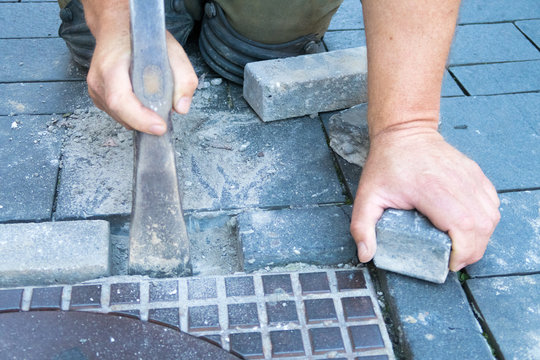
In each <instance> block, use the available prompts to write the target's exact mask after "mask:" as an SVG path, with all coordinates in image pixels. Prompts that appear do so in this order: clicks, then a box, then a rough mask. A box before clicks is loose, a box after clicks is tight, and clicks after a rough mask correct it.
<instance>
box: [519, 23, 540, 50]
mask: <svg viewBox="0 0 540 360" xmlns="http://www.w3.org/2000/svg"><path fill="white" fill-rule="evenodd" d="M515 24H516V26H517V27H518V28H519V29H520V30H521V31H523V32H524V33H525V35H527V37H528V38H529V39H531V41H532V42H533V43H534V44H535V45H536V46H537V47H540V20H526V21H517V22H516V23H515Z"/></svg>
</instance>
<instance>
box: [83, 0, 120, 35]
mask: <svg viewBox="0 0 540 360" xmlns="http://www.w3.org/2000/svg"><path fill="white" fill-rule="evenodd" d="M82 3H83V6H84V14H85V19H86V23H87V24H88V28H89V29H90V31H91V32H92V35H94V37H95V38H96V41H97V42H99V41H101V40H104V39H107V38H111V36H107V35H123V36H129V21H130V20H129V0H115V1H110V0H82Z"/></svg>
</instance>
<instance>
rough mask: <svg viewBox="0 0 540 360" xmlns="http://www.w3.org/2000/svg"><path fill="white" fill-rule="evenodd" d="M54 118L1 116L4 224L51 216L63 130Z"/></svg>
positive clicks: (0, 180)
mask: <svg viewBox="0 0 540 360" xmlns="http://www.w3.org/2000/svg"><path fill="white" fill-rule="evenodd" d="M50 119H51V116H13V117H7V116H0V222H1V221H23V220H26V221H28V220H30V221H32V220H34V221H35V220H46V219H49V218H50V217H51V211H52V207H53V199H54V192H55V188H56V179H57V173H58V166H59V160H60V148H61V146H62V142H61V140H62V131H57V132H56V133H51V132H49V131H48V130H47V125H46V122H47V121H49V120H50Z"/></svg>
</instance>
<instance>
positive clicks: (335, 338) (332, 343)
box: [309, 327, 345, 354]
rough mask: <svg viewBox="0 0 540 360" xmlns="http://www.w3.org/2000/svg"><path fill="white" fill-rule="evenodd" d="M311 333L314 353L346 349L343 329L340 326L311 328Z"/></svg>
mask: <svg viewBox="0 0 540 360" xmlns="http://www.w3.org/2000/svg"><path fill="white" fill-rule="evenodd" d="M309 335H310V340H311V347H312V348H313V353H314V354H319V353H325V352H329V351H338V352H341V351H345V346H344V345H343V339H342V338H341V331H340V329H339V328H338V327H324V328H313V329H309Z"/></svg>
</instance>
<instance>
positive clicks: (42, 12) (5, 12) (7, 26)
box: [0, 2, 61, 38]
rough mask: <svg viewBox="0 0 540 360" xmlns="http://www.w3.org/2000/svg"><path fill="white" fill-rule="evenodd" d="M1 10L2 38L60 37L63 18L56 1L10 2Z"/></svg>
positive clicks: (3, 5)
mask: <svg viewBox="0 0 540 360" xmlns="http://www.w3.org/2000/svg"><path fill="white" fill-rule="evenodd" d="M1 10H2V11H0V38H30V37H33V38H35V37H58V27H59V26H60V23H61V20H60V16H58V12H59V8H58V4H55V3H54V2H42V3H39V2H32V3H25V4H17V3H8V4H2V8H1ZM37 19H39V21H36V20H37Z"/></svg>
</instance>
